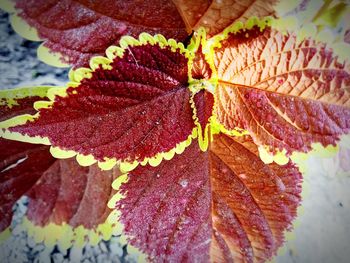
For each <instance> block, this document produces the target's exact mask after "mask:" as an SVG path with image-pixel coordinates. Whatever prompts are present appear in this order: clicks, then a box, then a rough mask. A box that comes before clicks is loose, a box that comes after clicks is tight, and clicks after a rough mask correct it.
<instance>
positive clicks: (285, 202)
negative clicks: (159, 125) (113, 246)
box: [117, 134, 301, 262]
mask: <svg viewBox="0 0 350 263" xmlns="http://www.w3.org/2000/svg"><path fill="white" fill-rule="evenodd" d="M300 183H301V175H300V173H299V171H298V170H297V168H296V167H295V166H294V165H293V164H292V163H288V164H287V165H284V166H278V165H276V164H270V165H266V164H264V163H263V162H262V161H261V160H260V158H259V156H258V150H257V147H256V145H255V144H254V143H253V141H252V140H251V139H250V138H249V137H244V138H241V140H240V141H237V140H236V139H235V138H232V137H229V136H227V135H224V134H220V135H216V136H214V139H213V142H212V144H211V147H210V151H209V152H202V151H201V150H200V149H199V147H198V143H196V142H194V143H192V144H191V145H190V146H189V147H188V148H187V149H186V150H185V152H184V153H183V154H181V155H177V156H175V157H174V158H173V159H172V160H170V161H163V162H162V163H161V164H160V165H159V166H157V167H151V166H139V167H137V168H136V169H135V170H133V171H131V172H130V173H129V180H128V182H127V183H125V184H122V186H121V188H120V189H121V193H122V194H123V195H124V196H125V198H124V199H122V200H121V201H119V202H118V203H117V208H118V210H120V211H121V218H120V219H121V221H122V222H123V223H124V226H125V231H126V233H127V234H128V235H129V236H130V240H131V244H132V245H135V246H137V247H138V248H140V249H141V250H142V251H143V252H145V253H147V254H148V255H149V256H150V258H156V259H157V261H159V262H163V261H174V262H175V261H176V262H177V261H182V262H193V261H194V260H195V259H196V260H198V261H200V262H207V261H212V262H224V261H226V262H232V261H234V262H253V261H254V262H255V261H258V262H261V261H265V260H266V259H268V258H270V257H271V256H272V255H274V254H275V252H276V250H277V248H278V247H280V246H281V244H282V242H283V233H284V231H285V230H287V229H289V228H290V226H291V221H292V220H293V218H294V217H295V216H296V209H297V206H298V205H299V202H300V192H301V185H300Z"/></svg>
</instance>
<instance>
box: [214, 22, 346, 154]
mask: <svg viewBox="0 0 350 263" xmlns="http://www.w3.org/2000/svg"><path fill="white" fill-rule="evenodd" d="M221 45H222V46H221V47H220V48H217V49H215V67H216V68H217V71H218V78H219V85H218V87H217V89H216V93H215V97H216V101H218V106H217V108H216V109H215V112H216V115H217V118H218V120H219V121H220V122H221V123H222V124H223V125H224V126H225V128H227V129H229V130H232V129H234V128H236V127H239V128H243V129H247V130H248V131H249V132H250V133H251V135H252V137H253V138H254V140H255V141H256V142H257V143H259V144H264V145H269V146H270V150H273V149H280V150H282V149H286V150H287V152H289V153H290V152H292V151H308V150H310V148H311V144H312V143H314V142H320V143H322V144H323V145H325V146H326V145H328V144H335V142H336V141H337V140H338V139H339V136H340V135H341V134H344V133H346V132H348V131H349V128H350V92H349V87H350V67H349V64H348V63H347V62H344V63H340V62H339V61H338V59H337V58H336V57H335V56H334V55H333V53H332V51H331V50H330V49H328V48H327V47H326V46H325V45H323V44H318V43H316V42H315V41H312V40H309V39H306V40H304V41H302V42H301V43H300V44H298V43H297V42H296V37H295V36H294V35H293V34H286V35H284V34H282V33H279V32H277V31H275V30H273V29H271V30H270V29H265V30H264V31H263V32H260V31H259V29H257V28H255V29H253V30H251V31H249V32H247V31H245V32H243V31H241V32H238V33H236V34H230V35H229V36H228V38H227V39H226V40H224V41H222V42H221Z"/></svg>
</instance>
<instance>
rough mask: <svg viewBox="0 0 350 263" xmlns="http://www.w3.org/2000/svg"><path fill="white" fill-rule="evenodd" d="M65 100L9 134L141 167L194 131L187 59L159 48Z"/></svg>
mask: <svg viewBox="0 0 350 263" xmlns="http://www.w3.org/2000/svg"><path fill="white" fill-rule="evenodd" d="M110 66H111V69H109V70H106V69H103V68H102V67H100V68H98V69H96V70H95V71H93V72H92V73H91V78H85V79H83V80H82V81H81V83H80V84H79V86H78V87H76V88H72V87H69V88H68V89H67V94H68V95H67V96H66V97H60V96H56V98H55V102H54V103H53V105H52V107H50V108H42V109H40V116H39V117H38V118H37V119H35V121H33V122H27V123H26V124H24V125H21V126H17V127H14V128H11V130H12V131H17V132H20V133H22V134H28V135H30V136H35V135H39V136H45V137H48V138H49V139H50V142H51V143H52V145H54V146H59V147H60V148H62V149H68V150H74V151H76V152H78V153H81V154H84V155H88V154H92V155H93V156H94V157H95V159H97V160H103V159H104V158H105V157H108V158H116V159H118V160H128V161H134V160H137V161H142V160H144V159H145V158H147V157H153V156H155V155H156V154H157V153H160V152H167V151H169V150H170V149H172V148H174V147H175V146H176V145H177V144H178V143H180V142H183V141H186V139H187V138H188V137H189V136H190V135H191V133H192V130H193V128H194V123H193V119H192V115H193V113H192V109H191V106H190V102H189V100H190V91H189V89H188V87H187V86H188V84H187V81H188V75H187V74H188V70H187V58H186V57H185V55H184V54H182V53H181V52H180V49H177V50H176V51H172V50H171V49H170V47H164V48H161V47H160V46H159V45H158V44H155V45H151V44H143V45H141V46H130V47H127V48H126V49H125V50H124V55H123V57H122V58H119V57H116V58H115V59H114V60H113V62H111V64H110Z"/></svg>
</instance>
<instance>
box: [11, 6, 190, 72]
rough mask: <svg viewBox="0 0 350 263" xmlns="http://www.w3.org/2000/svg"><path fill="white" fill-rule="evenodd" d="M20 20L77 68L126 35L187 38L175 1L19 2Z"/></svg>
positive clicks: (180, 39)
mask: <svg viewBox="0 0 350 263" xmlns="http://www.w3.org/2000/svg"><path fill="white" fill-rule="evenodd" d="M16 8H18V9H20V10H21V12H20V16H21V17H23V18H24V19H25V20H26V21H27V22H28V23H29V24H30V25H31V26H33V27H35V28H36V29H37V30H38V32H39V36H40V37H41V38H43V39H46V41H45V46H47V47H48V48H50V49H51V50H52V51H55V52H60V53H62V54H63V55H64V56H65V57H66V58H67V57H68V61H66V62H69V63H71V64H74V65H75V66H78V67H79V66H87V65H88V64H89V63H88V62H89V59H90V58H91V57H92V56H95V55H102V54H103V53H104V51H105V50H106V48H107V47H109V46H110V45H113V44H118V42H119V40H120V38H121V37H122V36H124V35H131V36H134V37H138V35H139V34H140V33H142V32H147V33H150V34H152V35H153V34H156V33H158V34H163V35H164V36H165V37H167V38H174V39H176V40H178V41H183V40H185V38H186V36H187V32H186V28H185V24H184V23H183V21H182V19H181V17H180V15H179V13H178V11H177V8H176V7H175V5H174V4H173V3H172V1H164V0H152V2H145V1H121V0H118V1H114V0H100V1H87V0H63V1H58V0H49V1H48V0H39V1H38V0H30V1H28V0H17V1H16Z"/></svg>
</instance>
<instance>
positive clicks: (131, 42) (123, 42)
mask: <svg viewBox="0 0 350 263" xmlns="http://www.w3.org/2000/svg"><path fill="white" fill-rule="evenodd" d="M147 44H151V45H159V46H160V47H161V48H170V49H171V50H172V51H173V52H180V53H181V54H183V55H184V56H185V57H186V58H187V59H188V78H189V79H190V78H191V68H192V61H193V54H192V53H191V52H190V51H189V50H187V49H186V48H185V47H184V45H183V44H182V43H178V42H176V41H175V40H174V39H169V40H167V39H166V38H165V37H164V36H162V35H159V34H158V35H155V36H151V35H149V34H147V33H141V34H140V36H139V38H138V39H135V38H133V37H130V36H124V37H122V38H121V39H120V42H119V46H110V47H109V48H107V50H106V56H107V57H102V56H96V57H93V58H91V60H90V64H89V65H90V68H78V69H76V70H73V69H71V70H70V72H69V79H70V82H68V83H67V86H66V87H64V88H62V87H53V88H50V89H49V90H47V97H48V99H49V101H37V102H35V104H34V108H35V109H36V110H38V112H37V113H36V114H34V115H28V114H26V115H20V116H17V117H14V118H11V119H9V120H6V121H4V122H0V129H2V131H1V136H2V137H4V138H6V139H10V140H17V141H23V142H29V143H39V144H45V145H51V142H50V140H49V138H48V137H39V136H35V137H30V136H27V135H22V134H20V133H18V132H10V131H9V128H11V127H14V126H17V125H22V124H25V123H26V122H27V121H34V120H35V119H38V118H39V117H40V112H39V110H40V109H43V108H50V107H52V105H53V103H54V100H55V98H56V97H57V96H60V97H65V96H67V89H68V88H76V87H78V86H79V85H80V83H81V81H82V80H83V79H86V78H91V76H92V72H94V71H95V70H96V69H98V68H99V67H102V68H103V69H105V70H111V69H112V66H111V65H110V64H111V63H112V62H113V60H114V59H116V58H118V57H119V58H122V57H123V55H124V51H125V50H127V49H129V47H135V46H142V45H147ZM73 93H74V91H73ZM197 134H198V131H197V128H194V129H193V130H192V133H191V134H190V135H189V136H188V138H187V139H186V140H185V141H183V142H180V143H178V144H177V145H176V146H175V147H174V148H173V149H171V150H169V151H168V152H160V153H157V154H156V155H155V156H153V157H150V158H145V159H144V160H142V161H128V160H126V161H121V160H117V159H116V158H105V159H104V160H103V161H99V160H96V159H95V158H94V156H93V155H91V154H90V155H82V154H79V153H78V152H75V151H72V150H67V149H61V148H60V147H54V146H51V148H50V152H51V154H52V155H53V156H54V157H55V158H59V159H65V158H71V157H74V156H76V159H77V161H78V163H79V164H80V165H82V166H89V165H92V164H94V163H96V162H97V163H98V166H99V167H100V168H101V169H102V170H110V169H112V168H113V167H114V166H115V165H117V164H118V165H119V166H120V169H121V170H122V171H123V172H127V171H131V170H133V169H134V168H135V167H136V166H137V165H138V164H139V163H141V165H146V164H150V165H151V166H157V165H159V164H160V162H161V161H162V160H163V159H165V160H170V159H171V158H173V157H174V155H175V154H181V153H182V152H183V151H184V150H185V148H186V147H188V146H189V145H190V144H191V142H192V139H195V138H197Z"/></svg>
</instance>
